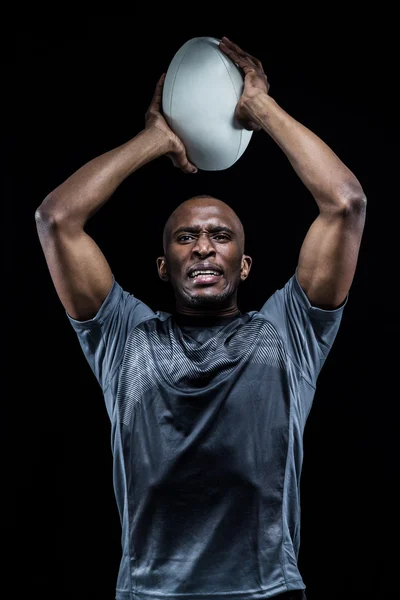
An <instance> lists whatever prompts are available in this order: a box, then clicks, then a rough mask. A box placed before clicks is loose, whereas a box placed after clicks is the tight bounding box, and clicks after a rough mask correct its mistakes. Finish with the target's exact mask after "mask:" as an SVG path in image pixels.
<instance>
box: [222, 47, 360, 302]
mask: <svg viewBox="0 0 400 600" xmlns="http://www.w3.org/2000/svg"><path fill="white" fill-rule="evenodd" d="M222 40H223V41H222V43H221V44H220V48H221V50H222V51H223V52H225V53H226V54H227V55H228V56H229V57H230V58H231V59H232V60H234V61H235V62H236V63H237V64H238V65H239V66H240V67H241V68H242V69H243V71H244V73H245V86H244V90H243V94H242V96H241V98H240V100H239V102H238V105H237V107H236V116H237V118H238V119H239V121H241V122H242V124H243V125H244V126H245V127H246V128H247V129H253V130H255V131H258V130H260V129H263V130H264V131H266V132H267V133H268V134H269V135H270V136H271V137H272V138H273V139H274V140H275V142H276V143H277V144H278V145H279V147H280V148H281V149H282V150H283V152H284V153H285V154H286V156H287V158H288V159H289V161H290V163H291V165H292V166H293V168H294V169H295V171H296V173H297V174H298V176H299V177H300V179H301V180H302V182H303V183H304V184H305V185H306V187H307V188H308V189H309V190H310V192H311V194H312V195H313V197H314V199H315V201H316V203H317V205H318V208H319V215H318V217H317V218H316V219H315V221H314V222H313V223H312V224H311V227H310V229H309V231H308V232H307V235H306V237H305V239H304V242H303V244H302V247H301V250H300V256H299V262H298V273H297V274H298V280H299V283H300V285H301V287H302V288H303V290H304V292H305V293H306V295H307V297H308V299H309V301H310V303H311V304H312V305H313V306H318V307H321V308H325V309H334V308H336V307H338V306H340V304H342V303H343V301H344V300H345V298H346V295H347V293H348V291H349V289H350V286H351V284H352V281H353V277H354V273H355V269H356V264H357V258H358V252H359V248H360V243H361V237H362V233H363V229H364V223H365V213H366V198H365V195H364V192H363V189H362V187H361V185H360V183H359V181H358V180H357V179H356V177H355V176H354V175H353V173H352V172H351V171H350V170H349V169H348V168H347V167H346V166H345V165H344V164H343V162H342V161H341V160H340V159H339V158H338V157H337V156H336V154H335V153H334V152H333V151H332V150H331V149H330V148H329V147H328V146H327V145H326V144H325V143H324V142H323V141H322V140H321V139H320V138H319V137H318V136H316V135H315V134H314V133H312V132H311V131H310V130H309V129H307V128H306V127H304V126H303V125H302V124H301V123H299V122H298V121H296V120H295V119H294V118H293V117H291V116H290V115H289V114H288V113H287V112H285V111H284V110H283V109H282V108H281V107H280V106H278V104H277V103H276V102H275V100H274V99H273V98H271V96H270V95H269V93H268V92H269V84H268V81H267V77H266V75H265V73H264V71H263V68H262V65H261V62H260V61H259V60H258V59H256V58H254V57H252V56H250V55H248V54H246V53H245V52H244V51H243V50H241V49H240V48H239V47H238V46H237V45H236V44H233V43H232V42H231V41H229V40H228V39H227V38H222Z"/></svg>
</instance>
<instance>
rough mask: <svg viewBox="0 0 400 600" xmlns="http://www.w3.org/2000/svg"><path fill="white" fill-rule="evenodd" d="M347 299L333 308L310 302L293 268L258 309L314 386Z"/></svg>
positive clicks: (336, 330)
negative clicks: (280, 285) (293, 272)
mask: <svg viewBox="0 0 400 600" xmlns="http://www.w3.org/2000/svg"><path fill="white" fill-rule="evenodd" d="M347 300H348V296H347V297H346V299H345V301H344V302H343V304H342V305H341V306H340V307H339V308H336V309H334V310H324V309H322V308H318V307H315V306H312V305H311V303H310V301H309V300H308V298H307V296H306V294H305V292H304V290H303V289H302V287H301V286H300V284H299V281H298V279H297V269H296V272H295V274H294V275H293V276H292V277H291V278H290V279H289V281H288V282H287V283H286V285H285V286H284V287H283V288H282V289H280V290H277V291H276V292H275V293H274V294H273V295H272V296H271V297H270V298H269V299H268V300H267V301H266V303H265V304H264V305H263V307H262V308H261V310H260V313H261V314H262V315H263V316H264V317H265V318H266V319H267V320H268V321H270V322H271V323H272V324H273V325H274V326H275V328H276V329H277V330H278V332H279V333H280V335H282V337H283V339H284V342H285V344H286V348H287V351H288V354H289V355H290V357H291V359H292V361H293V362H294V363H295V364H296V365H297V367H298V368H299V369H300V371H301V372H302V375H303V376H304V377H305V379H307V380H308V382H309V383H311V384H312V385H313V386H315V384H316V381H317V377H318V375H319V373H320V370H321V368H322V366H323V364H324V362H325V360H326V357H327V356H328V353H329V351H330V349H331V347H332V345H333V342H334V340H335V338H336V335H337V332H338V329H339V326H340V322H341V319H342V315H343V309H344V307H345V305H346V304H347Z"/></svg>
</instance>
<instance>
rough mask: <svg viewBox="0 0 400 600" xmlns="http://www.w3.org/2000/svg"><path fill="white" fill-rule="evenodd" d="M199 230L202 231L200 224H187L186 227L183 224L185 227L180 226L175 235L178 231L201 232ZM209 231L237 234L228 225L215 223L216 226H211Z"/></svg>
mask: <svg viewBox="0 0 400 600" xmlns="http://www.w3.org/2000/svg"><path fill="white" fill-rule="evenodd" d="M199 231H201V227H200V225H195V226H190V225H187V226H186V227H185V226H183V227H178V229H175V231H174V233H173V235H174V236H175V235H177V234H178V233H181V232H185V233H186V232H187V233H199ZM209 231H210V232H211V233H217V232H220V231H225V232H226V233H230V234H231V235H233V236H234V235H235V232H234V231H232V229H229V227H226V225H215V226H214V227H210V228H209Z"/></svg>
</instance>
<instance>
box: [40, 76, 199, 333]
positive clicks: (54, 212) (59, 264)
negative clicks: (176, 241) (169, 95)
mask: <svg viewBox="0 0 400 600" xmlns="http://www.w3.org/2000/svg"><path fill="white" fill-rule="evenodd" d="M163 83H164V75H163V76H161V78H160V79H159V81H158V83H157V86H156V90H155V92H154V96H153V99H152V102H151V104H150V106H149V108H148V110H147V112H146V116H145V123H146V125H145V129H143V131H141V132H140V133H138V134H137V135H136V137H134V138H133V139H131V140H129V141H128V142H126V143H125V144H123V145H121V146H119V147H117V148H115V149H113V150H111V151H109V152H106V153H105V154H102V155H101V156H98V157H97V158H94V159H93V160H91V161H90V162H88V163H87V164H85V165H84V166H83V167H81V168H80V169H79V170H78V171H76V172H75V173H73V174H72V175H71V176H70V177H69V178H68V179H67V180H66V181H64V183H62V184H61V185H60V186H58V187H57V188H56V189H55V190H53V191H52V192H51V193H50V194H49V195H48V196H47V197H46V198H45V199H44V200H43V202H42V203H41V205H40V206H39V207H38V208H37V210H36V212H35V219H36V226H37V232H38V235H39V239H40V243H41V246H42V249H43V252H44V255H45V258H46V261H47V265H48V268H49V271H50V275H51V277H52V280H53V283H54V286H55V288H56V291H57V294H58V296H59V298H60V300H61V302H62V304H63V306H64V308H65V310H66V311H67V313H68V314H69V315H70V316H71V317H72V318H74V319H77V320H81V321H82V320H87V319H91V318H93V317H94V316H95V315H96V314H97V312H98V310H99V308H100V306H101V304H102V303H103V301H104V299H105V298H106V296H107V294H108V292H109V291H110V289H111V285H112V272H111V269H110V267H109V265H108V263H107V260H106V258H105V257H104V255H103V253H102V252H101V250H100V248H99V247H98V245H97V244H96V243H95V241H94V240H93V239H92V238H91V237H90V236H89V235H88V234H87V233H86V232H85V231H84V226H85V224H86V222H87V221H88V219H89V218H90V217H91V216H92V215H94V214H95V213H96V212H97V211H98V210H99V208H101V206H103V204H105V203H106V202H107V200H108V199H109V198H110V197H111V196H112V194H113V192H114V191H115V190H116V189H117V187H118V186H119V185H120V184H121V183H122V181H124V179H126V177H128V175H130V174H132V173H133V172H134V171H136V170H137V169H139V168H140V167H142V166H143V165H145V164H146V163H148V162H149V161H151V160H154V159H155V158H158V157H159V156H162V155H163V154H166V155H167V156H168V157H169V158H170V159H171V160H172V162H173V164H174V165H175V166H176V167H178V168H181V169H182V170H183V171H184V172H188V173H189V172H195V171H193V169H195V170H196V168H195V167H194V165H192V164H191V163H190V162H189V161H188V159H187V156H186V151H185V148H184V145H183V143H182V142H181V140H180V139H179V138H178V137H177V136H176V135H175V134H174V133H173V132H172V131H171V129H170V128H169V127H168V125H167V123H166V121H165V119H164V118H163V116H162V115H161V113H160V106H161V95H162V86H163Z"/></svg>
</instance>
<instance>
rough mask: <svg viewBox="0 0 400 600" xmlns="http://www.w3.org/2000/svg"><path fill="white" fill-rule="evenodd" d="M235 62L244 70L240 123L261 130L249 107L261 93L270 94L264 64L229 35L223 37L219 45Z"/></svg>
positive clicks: (239, 102) (237, 111) (238, 113)
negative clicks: (228, 36) (229, 37)
mask: <svg viewBox="0 0 400 600" xmlns="http://www.w3.org/2000/svg"><path fill="white" fill-rule="evenodd" d="M218 47H219V49H220V50H222V52H223V53H224V54H226V55H227V56H228V57H229V58H230V59H231V60H233V62H234V63H236V64H237V65H238V66H239V67H240V68H241V69H243V71H244V75H245V77H244V88H243V92H242V95H241V96H240V98H239V101H238V103H237V105H236V109H235V117H236V118H237V120H238V121H239V123H240V124H241V125H242V126H243V127H244V128H245V129H247V130H248V131H260V129H262V128H261V127H260V125H258V123H255V122H254V121H252V120H251V118H250V116H251V113H250V111H249V109H248V107H247V105H248V103H251V99H252V98H254V96H257V95H259V94H268V91H269V83H268V79H267V76H266V74H265V73H264V69H263V66H262V64H261V62H260V61H259V60H258V58H254V56H251V55H250V54H247V53H246V52H245V51H244V50H242V49H241V48H239V46H237V45H236V44H234V43H233V42H231V41H230V40H229V39H228V38H227V37H223V38H222V40H221V42H220V43H219V45H218Z"/></svg>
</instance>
